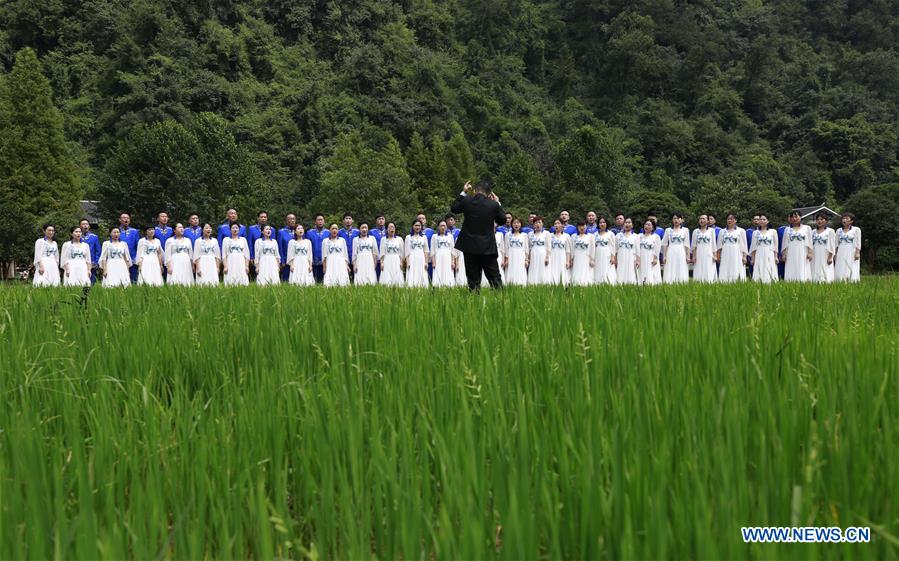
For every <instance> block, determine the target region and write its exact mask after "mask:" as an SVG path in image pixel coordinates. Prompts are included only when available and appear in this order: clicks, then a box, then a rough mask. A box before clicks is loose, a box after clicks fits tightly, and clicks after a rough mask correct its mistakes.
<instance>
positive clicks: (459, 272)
mask: <svg viewBox="0 0 899 561" xmlns="http://www.w3.org/2000/svg"><path fill="white" fill-rule="evenodd" d="M453 255H455V256H456V286H468V276H467V275H466V274H465V254H464V253H462V252H461V251H459V250H458V249H455V248H453Z"/></svg>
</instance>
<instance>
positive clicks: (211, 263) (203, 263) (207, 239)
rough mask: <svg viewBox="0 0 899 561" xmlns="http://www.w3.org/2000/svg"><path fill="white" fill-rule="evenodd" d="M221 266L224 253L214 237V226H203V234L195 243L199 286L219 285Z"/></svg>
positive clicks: (195, 264)
mask: <svg viewBox="0 0 899 561" xmlns="http://www.w3.org/2000/svg"><path fill="white" fill-rule="evenodd" d="M221 264H222V252H221V248H219V244H218V241H216V239H215V238H213V237H212V225H211V224H203V230H202V234H201V236H200V237H199V238H197V241H196V242H194V268H195V269H196V271H197V285H201V286H216V285H218V283H219V267H220V266H221Z"/></svg>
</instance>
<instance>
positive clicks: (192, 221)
mask: <svg viewBox="0 0 899 561" xmlns="http://www.w3.org/2000/svg"><path fill="white" fill-rule="evenodd" d="M184 237H185V238H187V239H189V240H190V247H191V249H193V247H194V245H195V244H196V243H197V240H198V239H200V238H202V237H203V226H201V225H200V216H199V215H198V214H197V213H196V212H192V213H190V214H189V215H188V217H187V227H186V228H184Z"/></svg>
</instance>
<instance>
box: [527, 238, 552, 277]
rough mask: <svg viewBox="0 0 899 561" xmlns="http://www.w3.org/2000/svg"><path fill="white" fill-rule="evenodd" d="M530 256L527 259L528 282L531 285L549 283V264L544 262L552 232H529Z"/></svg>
mask: <svg viewBox="0 0 899 561" xmlns="http://www.w3.org/2000/svg"><path fill="white" fill-rule="evenodd" d="M528 236H530V244H531V257H530V259H528V284H529V285H531V286H534V285H538V284H549V265H548V264H547V263H546V256H547V255H548V252H549V245H550V238H551V237H552V234H550V233H549V232H547V231H546V230H541V231H540V233H539V234H538V233H537V232H531V233H530V234H528Z"/></svg>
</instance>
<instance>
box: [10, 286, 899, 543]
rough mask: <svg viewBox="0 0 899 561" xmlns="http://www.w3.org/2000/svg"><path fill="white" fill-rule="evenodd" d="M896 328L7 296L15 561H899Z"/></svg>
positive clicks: (393, 293)
mask: <svg viewBox="0 0 899 561" xmlns="http://www.w3.org/2000/svg"><path fill="white" fill-rule="evenodd" d="M897 324H899V279H896V278H868V279H865V280H864V282H862V283H861V284H859V285H832V286H816V285H794V284H780V285H776V286H758V285H754V284H743V285H734V286H696V285H687V286H675V287H667V286H666V287H656V288H637V287H617V288H614V287H613V288H609V287H591V288H588V289H570V290H563V289H559V288H548V287H546V288H543V287H541V288H528V289H507V290H504V291H502V292H499V293H497V292H491V291H487V292H484V293H482V294H481V295H471V294H468V293H467V292H466V291H464V290H448V291H447V290H443V291H434V290H402V289H400V290H386V289H382V288H378V287H373V288H350V289H325V288H320V287H315V288H309V289H297V288H295V287H290V286H281V287H275V288H262V287H255V286H251V287H247V288H230V289H229V288H219V289H212V290H202V289H174V288H168V287H167V288H164V289H144V288H139V287H135V288H130V289H127V290H104V289H102V288H94V289H93V290H91V291H90V292H89V294H88V295H87V296H86V297H85V296H84V295H83V294H82V292H80V291H69V290H63V289H55V290H49V289H42V290H36V289H32V288H30V287H8V288H5V289H3V290H0V359H2V360H0V395H2V401H0V558H3V559H11V558H31V559H49V558H55V559H96V558H100V559H200V558H225V559H246V558H269V559H270V558H275V557H278V558H290V559H303V558H308V559H367V558H379V559H398V558H402V559H407V560H409V559H431V558H435V559H460V558H464V559H484V558H490V559H534V558H541V559H562V558H564V559H647V558H702V559H719V558H730V559H734V558H737V559H821V558H823V559H841V558H872V559H873V558H877V559H897V558H899V540H897V536H899V506H897V505H899V500H897V492H899V467H897V461H896V459H897V455H896V450H899V424H897V421H899V408H897V406H896V403H897V402H899V384H897V372H899V329H897V327H896V326H897ZM741 526H839V527H847V526H870V527H871V528H872V540H871V542H870V543H867V544H848V543H844V544H825V543H821V544H751V545H750V544H745V543H743V541H742V538H741V534H740V528H741Z"/></svg>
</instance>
